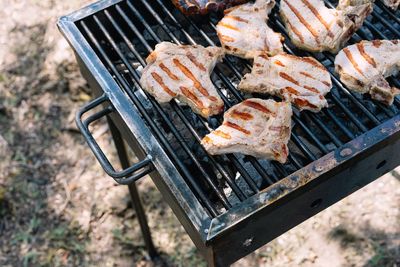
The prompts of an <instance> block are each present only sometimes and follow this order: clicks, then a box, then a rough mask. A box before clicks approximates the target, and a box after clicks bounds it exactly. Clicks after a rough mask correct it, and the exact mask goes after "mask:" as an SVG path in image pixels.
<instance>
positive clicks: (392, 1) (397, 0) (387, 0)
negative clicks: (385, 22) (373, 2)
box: [383, 0, 400, 10]
mask: <svg viewBox="0 0 400 267" xmlns="http://www.w3.org/2000/svg"><path fill="white" fill-rule="evenodd" d="M383 3H384V4H385V5H387V6H388V7H390V8H392V9H393V10H397V9H398V8H399V6H400V0H383Z"/></svg>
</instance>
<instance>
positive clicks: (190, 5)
mask: <svg viewBox="0 0 400 267" xmlns="http://www.w3.org/2000/svg"><path fill="white" fill-rule="evenodd" d="M248 1H249V0H172V3H174V5H175V6H177V7H178V8H179V9H180V10H181V11H182V12H183V13H185V14H186V15H195V14H206V13H208V12H209V11H218V10H224V9H225V8H229V7H231V6H234V5H239V4H243V3H246V2H248Z"/></svg>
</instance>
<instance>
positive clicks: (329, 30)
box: [280, 0, 372, 53]
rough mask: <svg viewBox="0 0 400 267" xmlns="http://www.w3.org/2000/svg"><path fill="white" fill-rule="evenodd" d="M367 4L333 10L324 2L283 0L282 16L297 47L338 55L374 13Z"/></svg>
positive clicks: (354, 0) (358, 0)
mask: <svg viewBox="0 0 400 267" xmlns="http://www.w3.org/2000/svg"><path fill="white" fill-rule="evenodd" d="M365 1H366V0H344V1H342V3H341V4H340V5H339V6H338V8H337V9H330V8H327V7H326V6H325V4H324V1H322V0H282V1H281V9H280V13H281V17H282V19H283V21H284V23H285V26H286V29H287V32H288V34H289V37H290V39H291V40H292V42H293V43H294V44H295V45H296V46H298V47H300V48H302V49H305V50H308V51H312V52H322V51H330V52H332V53H337V52H338V51H339V49H340V48H342V47H343V46H344V45H345V44H346V42H347V41H348V40H349V39H350V37H351V36H352V35H353V33H354V32H355V31H357V30H358V29H359V28H360V27H361V26H362V24H363V22H364V20H365V18H366V17H367V16H368V15H369V14H370V13H371V12H372V3H363V2H365ZM352 4H356V5H352Z"/></svg>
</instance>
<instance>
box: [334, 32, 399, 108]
mask: <svg viewBox="0 0 400 267" xmlns="http://www.w3.org/2000/svg"><path fill="white" fill-rule="evenodd" d="M335 69H336V72H337V73H339V75H340V80H341V81H342V82H343V83H344V84H345V85H347V87H348V88H349V89H351V90H354V91H356V92H359V93H370V94H371V97H372V98H373V99H376V100H378V101H381V102H383V103H385V104H387V105H391V104H392V103H393V100H394V97H395V96H396V95H397V94H400V90H399V89H398V88H395V87H391V86H390V85H389V83H388V82H387V81H386V80H385V78H387V77H389V76H392V75H396V74H397V73H398V72H399V70H400V40H393V41H389V40H374V41H361V42H360V43H358V44H354V45H350V46H348V47H346V48H344V49H343V50H342V51H340V53H339V54H338V55H337V56H336V59H335Z"/></svg>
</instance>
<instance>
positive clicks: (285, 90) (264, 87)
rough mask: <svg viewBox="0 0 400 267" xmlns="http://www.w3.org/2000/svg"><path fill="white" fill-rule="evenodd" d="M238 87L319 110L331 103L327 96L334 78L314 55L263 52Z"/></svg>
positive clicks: (256, 58)
mask: <svg viewBox="0 0 400 267" xmlns="http://www.w3.org/2000/svg"><path fill="white" fill-rule="evenodd" d="M238 88H239V89H240V90H243V91H247V92H255V93H266V94H272V95H277V96H279V97H281V98H283V99H285V100H286V101H291V102H292V103H293V104H294V105H296V106H297V107H298V108H299V109H300V110H311V111H314V112H318V111H320V110H321V109H322V108H323V107H326V106H328V103H327V101H326V99H325V97H324V96H325V95H326V94H327V93H328V92H329V91H330V90H331V88H332V82H331V77H330V75H329V72H328V71H327V70H326V69H325V67H324V66H323V65H322V64H321V63H319V62H318V61H317V60H315V59H314V58H311V57H297V56H293V55H289V54H285V53H283V54H279V55H276V56H273V57H269V56H267V55H266V54H265V53H260V54H259V55H257V56H256V57H255V58H254V64H253V70H252V72H251V73H248V74H246V75H245V76H244V77H243V79H242V81H241V82H240V84H239V86H238Z"/></svg>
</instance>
